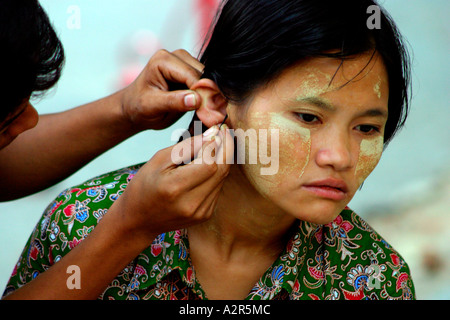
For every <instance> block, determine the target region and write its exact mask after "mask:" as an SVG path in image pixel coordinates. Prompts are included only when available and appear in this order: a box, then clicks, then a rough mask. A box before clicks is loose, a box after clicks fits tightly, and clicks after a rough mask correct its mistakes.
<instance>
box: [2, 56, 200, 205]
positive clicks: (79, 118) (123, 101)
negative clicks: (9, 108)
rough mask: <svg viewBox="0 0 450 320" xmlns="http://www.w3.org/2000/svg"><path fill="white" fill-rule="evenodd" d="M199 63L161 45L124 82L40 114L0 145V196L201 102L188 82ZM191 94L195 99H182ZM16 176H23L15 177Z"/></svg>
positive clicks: (48, 181)
mask: <svg viewBox="0 0 450 320" xmlns="http://www.w3.org/2000/svg"><path fill="white" fill-rule="evenodd" d="M202 67H203V66H202V65H201V64H200V63H199V62H198V61H197V60H196V59H194V58H193V57H192V56H190V55H189V53H187V52H186V51H184V50H178V51H175V52H173V53H169V52H167V51H164V50H161V51H159V52H158V53H156V54H155V55H154V56H153V57H152V58H151V59H150V61H149V63H148V64H147V66H146V67H145V69H144V70H143V71H142V73H141V74H140V75H139V77H138V78H137V79H136V80H135V81H134V82H133V83H132V84H131V85H130V86H128V87H127V88H125V89H123V90H121V91H119V92H117V93H115V94H112V95H110V96H108V97H106V98H103V99H100V100H97V101H95V102H91V103H88V104H86V105H83V106H80V107H77V108H74V109H71V110H68V111H65V112H61V113H56V114H49V115H44V116H41V117H40V120H39V123H38V125H37V126H36V127H35V128H33V129H31V130H29V131H27V132H24V133H23V134H21V135H20V136H19V137H17V138H16V139H15V140H14V141H13V142H12V143H11V144H10V145H9V146H8V147H6V148H4V149H2V150H0V181H8V183H4V184H2V185H1V186H0V201H7V200H13V199H17V198H20V197H23V196H26V195H29V194H32V193H35V192H38V191H40V190H43V189H45V188H47V187H50V186H52V185H53V184H55V183H57V182H59V181H61V180H63V179H64V178H66V177H68V176H69V175H71V174H72V173H74V172H76V171H77V170H78V169H80V168H81V167H82V166H84V165H85V164H87V163H88V162H90V161H91V160H93V159H94V158H96V157H97V156H99V155H100V154H102V153H103V152H105V151H107V150H109V149H110V148H112V147H114V146H116V145H117V144H119V143H120V142H122V141H124V140H126V139H127V138H129V137H131V136H132V135H134V134H136V133H138V132H140V131H143V130H146V129H162V128H166V127H168V126H169V125H171V124H172V123H173V122H175V121H176V120H177V119H178V118H179V117H180V116H181V115H182V114H183V113H184V112H186V111H188V110H193V109H195V108H196V107H198V106H199V103H200V96H199V95H198V94H197V93H195V92H194V91H190V90H177V91H170V89H171V88H170V87H169V85H170V83H178V84H182V85H183V86H185V87H186V88H189V87H191V86H192V85H193V83H195V82H196V81H197V80H198V79H199V77H200V75H201V68H202ZM188 95H194V96H193V97H194V99H189V98H187V99H185V98H186V96H188ZM17 177H23V178H20V179H18V178H17Z"/></svg>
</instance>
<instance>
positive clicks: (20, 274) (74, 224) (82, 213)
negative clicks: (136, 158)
mask: <svg viewBox="0 0 450 320" xmlns="http://www.w3.org/2000/svg"><path fill="white" fill-rule="evenodd" d="M140 166H141V165H137V166H133V167H128V168H124V169H120V170H117V171H114V172H111V173H107V174H105V175H102V176H99V177H96V178H93V179H91V180H88V181H86V182H85V183H83V184H81V185H79V186H75V187H72V188H69V189H66V190H64V191H63V192H61V193H60V194H59V195H58V196H57V197H56V199H55V200H54V201H53V202H51V204H50V205H49V206H48V207H47V208H46V209H45V211H44V213H43V215H42V217H41V218H40V220H39V222H38V223H37V225H36V227H35V228H34V230H33V232H32V233H31V235H30V237H29V239H28V241H27V244H26V245H25V248H24V249H23V251H22V254H21V256H20V258H19V260H18V262H17V263H16V265H15V267H14V270H13V272H12V275H11V278H10V279H9V281H8V284H7V286H6V289H5V291H4V293H3V295H4V296H6V295H8V294H10V293H11V292H13V291H15V290H17V289H18V288H20V287H22V286H23V285H25V284H26V283H28V282H30V281H32V280H33V279H34V278H36V277H37V276H38V275H39V274H40V273H42V272H45V271H46V270H47V269H48V268H50V267H51V266H52V265H53V264H54V263H56V262H58V261H59V260H60V259H61V258H62V257H63V256H64V255H66V254H67V253H68V252H69V251H70V250H71V249H73V248H74V247H75V246H76V245H77V244H79V243H80V242H81V241H82V240H83V239H84V238H86V237H87V236H88V235H89V233H90V232H92V230H93V229H94V227H95V226H96V225H97V223H98V222H99V221H100V220H101V218H102V217H103V215H104V214H106V213H107V211H108V209H109V208H110V207H111V205H112V204H113V203H114V201H115V200H116V199H117V198H118V197H119V196H120V194H122V193H123V191H124V190H125V188H126V186H127V184H128V183H129V181H130V180H131V179H132V178H133V176H134V174H135V173H136V172H137V171H138V170H139V168H140Z"/></svg>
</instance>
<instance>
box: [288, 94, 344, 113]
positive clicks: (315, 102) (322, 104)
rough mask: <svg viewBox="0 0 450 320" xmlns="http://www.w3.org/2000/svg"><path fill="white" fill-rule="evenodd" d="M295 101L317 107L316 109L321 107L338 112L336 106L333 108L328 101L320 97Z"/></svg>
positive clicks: (302, 98)
mask: <svg viewBox="0 0 450 320" xmlns="http://www.w3.org/2000/svg"><path fill="white" fill-rule="evenodd" d="M295 101H296V102H305V103H309V104H312V105H315V106H316V107H319V108H321V109H324V110H327V111H336V107H335V106H333V105H332V104H331V103H329V102H328V101H326V100H324V99H322V98H320V97H314V96H310V97H301V98H297V99H296V100H295Z"/></svg>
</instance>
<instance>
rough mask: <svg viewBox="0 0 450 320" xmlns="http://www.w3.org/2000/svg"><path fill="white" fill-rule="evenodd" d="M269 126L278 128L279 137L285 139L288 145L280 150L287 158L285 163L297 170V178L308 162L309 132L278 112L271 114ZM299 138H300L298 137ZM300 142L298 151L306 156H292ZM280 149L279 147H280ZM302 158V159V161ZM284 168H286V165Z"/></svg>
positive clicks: (309, 148) (309, 151) (309, 150)
mask: <svg viewBox="0 0 450 320" xmlns="http://www.w3.org/2000/svg"><path fill="white" fill-rule="evenodd" d="M271 127H276V128H279V129H280V136H281V139H283V140H284V139H285V141H286V143H287V145H288V147H287V148H283V150H280V153H281V152H283V151H284V152H283V153H284V154H283V155H284V157H283V158H286V160H287V162H288V163H287V165H288V166H289V167H290V168H292V169H294V170H297V169H299V168H301V170H299V178H301V177H302V176H303V174H304V173H305V168H306V166H307V165H308V163H309V157H310V153H311V132H310V131H309V129H306V128H303V127H302V126H300V124H299V123H297V122H295V121H293V120H290V119H288V118H287V117H286V116H283V115H281V114H279V113H273V114H272V115H271ZM299 138H300V139H299ZM299 143H300V148H299V151H300V152H301V154H302V155H304V154H306V158H304V159H299V157H296V156H294V154H293V151H294V150H296V149H297V148H298V144H299ZM280 149H281V148H280ZM302 160H303V161H302ZM284 169H287V168H286V167H285V168H284Z"/></svg>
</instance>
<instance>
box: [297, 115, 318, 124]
mask: <svg viewBox="0 0 450 320" xmlns="http://www.w3.org/2000/svg"><path fill="white" fill-rule="evenodd" d="M297 116H298V117H299V118H300V119H301V120H302V121H304V122H308V123H310V122H315V121H317V120H319V118H317V117H316V116H315V115H312V114H309V113H297Z"/></svg>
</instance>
